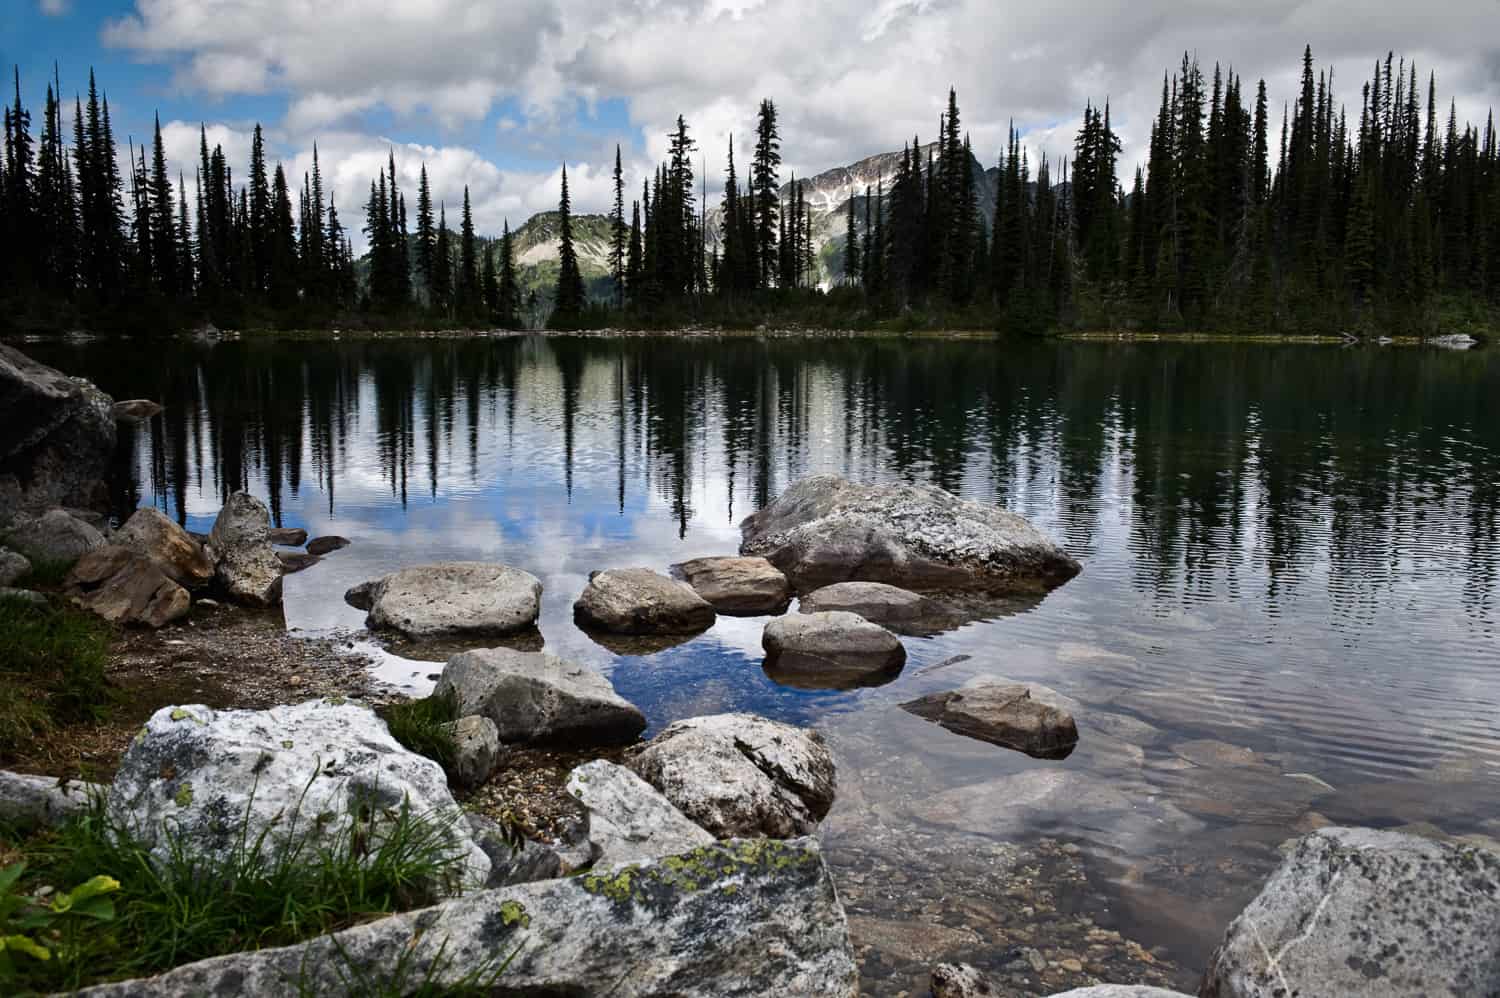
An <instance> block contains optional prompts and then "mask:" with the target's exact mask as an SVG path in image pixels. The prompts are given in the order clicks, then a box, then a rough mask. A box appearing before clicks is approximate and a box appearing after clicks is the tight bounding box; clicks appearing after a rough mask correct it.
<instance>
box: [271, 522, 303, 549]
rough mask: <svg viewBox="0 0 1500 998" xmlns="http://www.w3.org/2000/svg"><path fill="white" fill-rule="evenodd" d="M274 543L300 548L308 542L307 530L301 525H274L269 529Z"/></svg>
mask: <svg viewBox="0 0 1500 998" xmlns="http://www.w3.org/2000/svg"><path fill="white" fill-rule="evenodd" d="M267 534H268V535H269V537H270V539H271V543H272V544H279V545H281V546H282V547H294V548H300V547H301V546H302V545H304V544H306V543H307V531H306V530H303V529H302V528H301V527H272V528H271V529H270V530H269V531H267Z"/></svg>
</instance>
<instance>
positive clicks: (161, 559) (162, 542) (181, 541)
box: [110, 506, 214, 589]
mask: <svg viewBox="0 0 1500 998" xmlns="http://www.w3.org/2000/svg"><path fill="white" fill-rule="evenodd" d="M110 542H111V543H113V544H119V545H120V546H122V547H127V548H130V549H131V550H132V551H135V552H136V553H137V554H142V555H145V556H146V557H147V558H149V559H150V560H151V562H152V563H153V564H154V565H156V567H157V568H159V569H161V570H162V572H163V573H164V574H165V575H166V576H167V577H168V578H169V579H171V580H172V581H173V582H176V583H177V584H178V585H181V586H186V587H187V588H189V589H197V588H198V587H199V586H203V585H206V584H207V583H208V582H209V581H210V580H212V579H213V577H214V563H213V562H212V561H211V560H210V559H209V557H208V554H207V552H205V551H204V550H203V545H201V544H199V543H198V542H197V541H195V540H194V539H193V538H192V536H191V535H190V534H189V533H188V532H187V531H186V530H184V529H182V528H181V527H179V526H178V525H177V524H176V523H174V522H172V521H171V520H170V519H168V518H167V517H166V516H165V515H163V514H162V512H161V511H160V510H158V509H155V508H153V507H149V506H147V507H143V508H141V509H138V510H136V511H135V512H134V513H132V514H131V515H130V519H128V520H126V521H125V525H124V526H122V527H121V528H120V529H119V530H117V531H115V532H114V534H113V535H111V537H110Z"/></svg>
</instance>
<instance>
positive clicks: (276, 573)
mask: <svg viewBox="0 0 1500 998" xmlns="http://www.w3.org/2000/svg"><path fill="white" fill-rule="evenodd" d="M270 531H271V513H270V511H269V510H267V509H266V506H265V503H263V502H261V501H260V500H259V499H257V498H255V497H254V496H252V495H250V494H249V493H246V492H236V493H234V494H233V495H231V496H230V497H229V500H228V501H227V502H225V503H224V508H223V509H221V510H219V515H218V517H217V518H215V520H214V528H213V530H212V531H211V532H210V533H209V535H208V546H209V547H210V548H211V549H212V550H213V557H214V578H215V580H216V581H217V584H218V586H219V588H220V589H222V590H223V591H224V594H225V595H227V596H228V597H229V598H230V599H232V600H234V601H235V602H236V603H244V604H245V605H247V606H261V607H265V606H275V605H276V604H278V603H280V602H281V576H282V571H281V562H280V561H279V560H277V558H276V549H275V548H274V547H272V546H271V539H270Z"/></svg>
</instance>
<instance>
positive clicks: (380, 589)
mask: <svg viewBox="0 0 1500 998" xmlns="http://www.w3.org/2000/svg"><path fill="white" fill-rule="evenodd" d="M344 599H345V601H347V602H348V603H349V604H350V605H351V606H354V607H358V608H359V609H361V610H368V611H369V616H368V617H367V618H366V619H365V626H367V627H369V628H370V629H371V630H392V631H398V632H400V633H401V634H403V635H405V636H406V637H408V638H414V639H417V640H430V639H435V638H458V637H500V636H503V635H506V634H514V633H515V632H517V631H523V630H526V629H527V628H529V627H531V626H533V625H534V624H535V623H536V618H537V614H538V613H540V612H541V601H542V583H541V580H540V579H538V578H537V577H536V576H534V575H532V574H531V573H530V572H523V571H521V570H520V569H519V568H511V567H510V566H509V565H501V564H497V563H494V562H483V561H443V562H437V563H435V564H431V565H416V566H413V567H411V568H403V569H401V570H400V571H399V572H392V573H391V574H390V575H387V576H385V577H384V578H381V579H376V580H374V581H373V582H366V583H364V584H363V585H359V586H355V587H354V588H353V589H350V590H349V591H348V592H347V593H345V594H344Z"/></svg>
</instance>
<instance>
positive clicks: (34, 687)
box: [0, 599, 113, 751]
mask: <svg viewBox="0 0 1500 998" xmlns="http://www.w3.org/2000/svg"><path fill="white" fill-rule="evenodd" d="M0 635H3V636H4V639H3V641H0V751H5V750H9V749H14V748H16V747H18V746H19V745H21V744H23V743H24V742H25V741H26V740H27V739H28V738H30V737H34V736H36V735H41V734H45V733H46V732H47V731H48V730H50V728H51V724H52V722H56V723H59V724H70V723H74V722H77V721H94V720H98V719H99V718H100V717H102V716H103V715H104V713H105V712H106V711H107V710H108V708H109V706H110V703H111V701H112V699H113V692H112V690H111V688H110V686H109V681H108V680H107V679H106V677H105V668H106V666H107V665H108V662H109V642H110V637H111V629H110V626H109V625H108V624H106V623H105V622H104V621H102V620H100V619H99V618H97V617H95V616H93V615H92V614H89V613H84V612H82V611H79V610H75V609H73V608H71V607H63V606H53V605H49V606H37V605H35V604H32V603H29V602H27V601H25V600H21V599H0Z"/></svg>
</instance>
